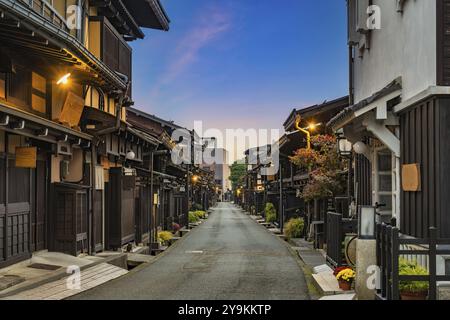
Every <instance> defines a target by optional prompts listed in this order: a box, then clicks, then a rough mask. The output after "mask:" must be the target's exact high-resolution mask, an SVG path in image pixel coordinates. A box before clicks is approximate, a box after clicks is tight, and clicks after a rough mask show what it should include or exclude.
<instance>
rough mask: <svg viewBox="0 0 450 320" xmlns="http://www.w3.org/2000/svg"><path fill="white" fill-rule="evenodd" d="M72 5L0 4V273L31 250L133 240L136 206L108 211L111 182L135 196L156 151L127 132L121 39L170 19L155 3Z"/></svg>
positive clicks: (71, 249) (126, 58)
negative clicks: (149, 154) (146, 157)
mask: <svg viewBox="0 0 450 320" xmlns="http://www.w3.org/2000/svg"><path fill="white" fill-rule="evenodd" d="M79 5H81V3H80V2H79V1H76V0H68V1H43V0H32V1H29V0H19V1H12V0H1V1H0V12H1V17H0V24H1V26H0V41H1V44H2V45H1V48H0V120H1V121H0V122H1V123H0V149H1V150H0V154H1V159H0V266H5V265H9V264H12V263H14V262H17V261H20V260H22V259H26V258H28V257H30V255H31V254H32V252H34V251H38V250H44V249H48V250H51V251H59V252H64V253H69V254H74V255H76V254H79V253H82V252H85V253H94V252H96V251H100V250H103V249H104V248H105V247H106V246H111V247H114V246H118V245H121V244H124V243H127V242H129V241H135V240H136V236H135V233H136V232H135V221H134V219H135V216H134V211H135V209H134V207H133V206H132V207H131V208H133V209H131V211H132V212H131V211H130V212H127V213H125V212H122V213H115V212H113V210H110V209H109V208H108V206H107V203H108V201H107V199H108V198H109V197H110V195H109V193H108V192H109V191H108V190H111V189H114V187H112V186H111V185H112V184H114V183H115V180H114V179H115V175H117V176H121V177H122V178H125V176H128V175H129V174H130V172H131V173H132V174H131V175H132V176H134V177H135V178H133V179H129V181H128V180H127V182H122V185H124V184H126V185H128V184H129V185H130V186H132V187H133V189H125V188H123V190H122V191H121V192H124V193H127V192H130V191H129V190H133V193H135V190H136V187H135V186H136V184H134V183H132V180H133V181H134V182H136V180H139V178H138V175H137V174H134V172H136V169H133V168H134V167H135V166H141V164H142V163H143V154H144V153H145V152H146V151H148V150H152V149H153V148H155V146H156V145H157V141H155V139H153V138H151V137H147V136H142V135H140V134H139V133H137V132H133V131H130V130H129V128H128V126H127V125H126V118H125V117H126V112H125V108H126V107H127V106H130V105H132V99H131V77H132V74H131V63H132V51H131V48H130V46H129V45H128V43H127V42H128V41H131V40H135V39H139V38H143V36H144V34H143V32H142V30H141V28H142V27H144V28H147V27H148V28H155V29H162V30H168V24H169V20H168V18H167V16H166V14H165V13H164V10H163V8H162V7H161V5H160V4H159V2H158V1H144V0H138V1H120V0H114V1H100V0H90V1H84V2H83V4H82V5H81V6H79ZM131 151H132V152H131ZM127 154H128V155H133V154H134V157H132V158H133V159H127ZM127 160H129V161H128V162H127ZM118 172H120V174H119V173H118ZM108 185H109V187H108ZM130 197H131V198H132V200H129V201H132V202H133V203H134V201H135V199H134V197H135V196H134V195H133V196H130ZM122 206H123V207H124V208H127V210H128V208H129V207H128V206H127V205H125V204H122ZM115 215H117V216H120V218H117V219H116V218H114V216H115ZM108 219H109V220H108ZM112 219H116V222H117V224H121V225H120V228H121V230H120V231H119V232H118V233H117V234H118V235H117V234H115V233H114V232H112V229H111V228H109V227H110V224H108V223H107V221H110V222H111V221H112ZM144 224H145V225H148V223H147V222H145V223H144ZM117 227H118V225H115V226H113V228H117ZM120 228H119V229H120ZM144 229H145V228H144ZM144 231H145V230H144ZM147 233H148V231H147ZM114 237H117V238H120V240H119V241H117V242H115V243H114V244H111V243H110V244H108V241H109V240H111V239H112V238H114ZM108 239H109V240H108ZM111 241H112V240H111Z"/></svg>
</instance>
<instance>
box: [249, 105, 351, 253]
mask: <svg viewBox="0 0 450 320" xmlns="http://www.w3.org/2000/svg"><path fill="white" fill-rule="evenodd" d="M346 107H348V96H346V97H341V98H338V99H335V100H332V101H325V102H323V103H322V104H320V105H314V106H310V107H307V108H304V109H300V110H297V109H294V110H292V112H291V113H290V114H289V116H288V118H287V119H286V121H285V122H284V124H283V125H284V128H285V131H286V133H285V134H284V135H283V136H282V137H281V138H280V139H279V140H278V141H277V145H276V146H275V145H274V146H270V147H271V148H275V147H276V148H277V149H278V151H279V170H278V172H277V173H276V174H275V175H273V176H263V175H261V169H262V168H263V167H264V165H263V164H261V163H259V162H258V163H251V164H250V163H248V161H249V158H255V155H254V153H255V152H256V153H258V152H264V151H263V149H261V150H259V149H258V148H253V149H249V150H247V152H246V160H247V165H248V172H247V176H246V181H245V188H244V195H245V197H244V199H245V201H244V208H245V209H246V210H247V211H249V212H250V211H253V210H254V211H255V213H259V214H262V215H264V206H265V203H268V202H270V203H272V204H273V205H274V206H275V208H276V211H277V222H276V223H275V224H277V225H278V226H279V227H280V229H281V230H282V229H283V225H284V223H285V222H286V221H288V220H289V219H290V218H292V217H299V216H301V217H304V218H305V220H306V229H308V227H309V226H314V228H316V229H314V230H312V232H311V234H312V235H318V236H320V239H319V238H317V239H316V242H317V243H319V242H320V245H322V244H323V242H324V241H325V239H324V236H325V234H324V233H325V228H326V213H327V210H328V209H329V201H328V200H330V199H318V200H315V201H314V202H309V203H305V202H304V201H303V200H302V199H301V198H300V197H299V195H300V193H301V191H302V189H303V187H304V185H305V184H306V182H307V181H308V179H309V178H310V176H309V173H308V171H307V170H305V169H304V168H298V167H297V166H295V165H294V164H293V163H292V162H291V161H290V159H289V157H290V156H292V155H293V154H294V152H295V151H296V150H298V149H300V148H304V147H306V136H305V135H304V134H303V133H301V132H299V131H298V130H297V129H296V127H295V119H296V117H297V116H300V117H301V119H302V120H301V123H300V126H301V127H307V126H308V125H309V124H310V123H315V124H319V125H318V126H317V127H316V130H315V131H314V132H312V133H311V134H320V133H322V134H323V133H331V131H330V130H329V128H327V127H326V126H325V123H327V122H328V121H329V120H330V119H331V118H332V117H333V116H335V115H336V114H337V113H339V112H340V111H342V110H343V109H345V108H346ZM343 196H346V195H343ZM343 198H344V197H337V199H331V200H332V201H331V205H332V206H333V208H334V207H335V206H337V207H340V208H343V210H346V209H347V207H348V201H347V205H345V204H344V205H341V204H338V203H337V202H340V201H341V199H343ZM345 198H346V197H345Z"/></svg>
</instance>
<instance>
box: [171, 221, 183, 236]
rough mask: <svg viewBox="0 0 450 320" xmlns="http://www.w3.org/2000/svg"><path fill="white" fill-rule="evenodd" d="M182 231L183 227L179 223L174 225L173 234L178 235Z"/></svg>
mask: <svg viewBox="0 0 450 320" xmlns="http://www.w3.org/2000/svg"><path fill="white" fill-rule="evenodd" d="M180 229H181V226H180V225H179V224H178V223H175V222H174V223H172V233H173V234H176V233H177V232H178V231H179V230H180Z"/></svg>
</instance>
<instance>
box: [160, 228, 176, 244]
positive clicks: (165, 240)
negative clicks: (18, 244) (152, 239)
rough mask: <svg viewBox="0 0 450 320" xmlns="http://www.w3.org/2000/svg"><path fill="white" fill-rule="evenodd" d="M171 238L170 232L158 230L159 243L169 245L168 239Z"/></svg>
mask: <svg viewBox="0 0 450 320" xmlns="http://www.w3.org/2000/svg"><path fill="white" fill-rule="evenodd" d="M172 238H173V235H172V232H169V231H160V232H158V242H159V243H160V244H161V245H163V246H164V245H169V241H170V240H171V239H172Z"/></svg>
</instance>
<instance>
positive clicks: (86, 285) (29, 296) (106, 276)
mask: <svg viewBox="0 0 450 320" xmlns="http://www.w3.org/2000/svg"><path fill="white" fill-rule="evenodd" d="M127 273H128V271H127V270H125V269H122V268H119V267H116V266H113V265H110V264H108V263H100V264H98V265H96V266H93V267H91V268H87V269H85V270H82V271H81V281H80V287H79V288H70V287H68V280H69V277H64V278H62V279H59V280H57V281H53V282H49V283H47V284H45V285H42V286H39V287H37V288H34V289H30V290H26V291H22V292H20V293H18V294H16V295H12V296H8V297H6V298H5V299H7V300H62V299H65V298H68V297H71V296H73V295H76V294H79V293H81V292H83V291H86V290H89V289H92V288H94V287H96V286H99V285H101V284H103V283H106V282H108V281H111V280H113V279H115V278H118V277H121V276H123V275H125V274H127ZM70 277H71V278H70V279H73V276H70ZM69 283H71V282H70V281H69Z"/></svg>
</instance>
